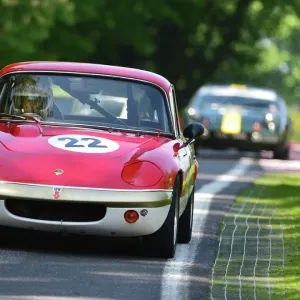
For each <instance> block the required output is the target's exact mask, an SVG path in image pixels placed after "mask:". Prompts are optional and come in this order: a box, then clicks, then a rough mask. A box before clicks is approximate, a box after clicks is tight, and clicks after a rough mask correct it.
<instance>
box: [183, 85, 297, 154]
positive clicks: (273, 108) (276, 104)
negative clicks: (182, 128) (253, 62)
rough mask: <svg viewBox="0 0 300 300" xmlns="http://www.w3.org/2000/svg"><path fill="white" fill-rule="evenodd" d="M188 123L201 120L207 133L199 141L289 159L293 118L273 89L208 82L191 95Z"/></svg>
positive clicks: (205, 145)
mask: <svg viewBox="0 0 300 300" xmlns="http://www.w3.org/2000/svg"><path fill="white" fill-rule="evenodd" d="M187 114H188V119H189V122H194V121H198V122H201V123H202V124H203V125H204V126H205V128H206V132H205V134H204V135H203V136H202V137H201V139H199V142H198V143H197V145H198V146H201V147H210V148H214V149H226V148H237V149H239V150H244V151H255V152H258V151H261V150H271V151H273V152H274V158H278V159H288V157H289V139H290V135H291V127H292V126H291V125H292V124H291V121H290V119H289V117H288V113H287V108H286V104H285V101H284V100H283V99H282V98H280V96H279V95H278V94H277V93H276V92H275V91H273V90H269V89H261V88H255V87H247V86H244V85H228V86H226V85H207V86H203V87H201V88H200V89H199V90H198V91H197V92H196V93H195V95H194V96H193V97H192V99H191V101H190V103H189V105H188V107H187Z"/></svg>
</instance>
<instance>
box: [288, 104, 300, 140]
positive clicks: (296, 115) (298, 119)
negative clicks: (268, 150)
mask: <svg viewBox="0 0 300 300" xmlns="http://www.w3.org/2000/svg"><path fill="white" fill-rule="evenodd" d="M289 115H290V117H291V119H292V121H293V125H294V134H293V136H292V140H294V141H300V111H297V110H296V109H294V108H292V107H289Z"/></svg>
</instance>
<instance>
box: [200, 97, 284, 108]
mask: <svg viewBox="0 0 300 300" xmlns="http://www.w3.org/2000/svg"><path fill="white" fill-rule="evenodd" d="M198 105H199V108H202V109H205V108H209V109H219V108H221V107H227V106H239V107H242V108H245V109H257V110H261V109H262V110H276V109H278V105H277V104H276V102H275V101H270V100H266V99H263V98H251V97H239V96H225V95H203V96H201V97H199V101H198Z"/></svg>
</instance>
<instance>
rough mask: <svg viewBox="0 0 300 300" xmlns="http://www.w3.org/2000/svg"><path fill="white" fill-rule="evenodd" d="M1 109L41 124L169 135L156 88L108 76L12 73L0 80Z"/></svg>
mask: <svg viewBox="0 0 300 300" xmlns="http://www.w3.org/2000/svg"><path fill="white" fill-rule="evenodd" d="M0 87H2V88H1V91H0V95H1V98H0V112H2V113H8V114H14V115H24V114H25V115H26V114H36V115H39V116H40V119H41V120H42V122H60V123H74V124H75V123H76V124H83V125H94V126H107V127H112V128H114V127H115V128H129V129H133V130H138V131H157V130H160V131H161V132H166V133H171V126H170V116H169V112H168V109H167V102H166V101H167V99H166V97H165V95H164V93H163V92H162V91H161V90H160V89H159V88H157V87H156V86H154V85H152V84H148V83H144V82H140V81H133V80H125V79H119V78H112V77H95V76H83V75H80V76H78V75H73V74H72V75H70V74H60V75H56V74H55V75H51V74H44V73H42V74H39V73H26V74H25V73H16V74H11V75H7V76H5V77H3V78H1V82H0Z"/></svg>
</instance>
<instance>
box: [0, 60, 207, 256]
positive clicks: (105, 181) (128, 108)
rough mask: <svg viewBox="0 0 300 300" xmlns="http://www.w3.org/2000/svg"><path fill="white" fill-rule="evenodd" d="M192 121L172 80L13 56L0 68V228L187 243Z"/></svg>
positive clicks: (168, 250)
mask: <svg viewBox="0 0 300 300" xmlns="http://www.w3.org/2000/svg"><path fill="white" fill-rule="evenodd" d="M203 133H204V126H203V125H202V124H201V123H199V122H194V123H192V124H189V125H188V126H187V127H186V128H184V130H182V129H181V127H180V124H179V114H178V108H177V103H176V95H175V89H174V86H173V85H172V84H171V83H170V82H169V81H168V80H167V79H166V78H164V77H162V76H160V75H158V74H155V73H152V72H148V71H144V70H139V69H133V68H125V67H118V66H108V65H99V64H89V63H75V62H74V63H71V62H47V61H44V62H20V63H15V64H11V65H8V66H6V67H4V68H3V69H2V70H1V71H0V156H1V164H0V226H2V227H3V228H4V229H5V228H7V227H14V228H18V229H19V230H22V229H30V230H37V231H41V232H43V231H53V232H64V233H67V234H75V235H76V234H79V235H94V236H109V237H132V238H137V237H141V238H142V240H143V241H144V245H145V249H147V250H148V251H149V254H150V255H154V256H158V257H164V258H171V257H173V256H174V255H175V251H176V245H177V243H189V242H190V240H191V236H192V227H193V206H194V191H195V181H196V177H197V172H198V163H197V160H196V157H195V150H194V142H195V140H197V139H198V137H199V136H201V135H202V134H203Z"/></svg>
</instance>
